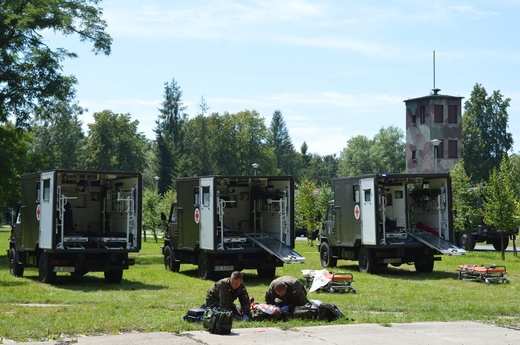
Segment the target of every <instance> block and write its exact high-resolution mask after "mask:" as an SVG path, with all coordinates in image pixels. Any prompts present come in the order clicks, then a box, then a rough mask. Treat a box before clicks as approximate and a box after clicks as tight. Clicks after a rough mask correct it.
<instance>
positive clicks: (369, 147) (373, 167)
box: [338, 126, 405, 176]
mask: <svg viewBox="0 0 520 345" xmlns="http://www.w3.org/2000/svg"><path fill="white" fill-rule="evenodd" d="M403 138H404V134H403V132H402V130H400V129H399V128H397V127H393V126H390V127H388V128H381V129H380V130H379V132H378V133H377V134H376V135H375V136H374V138H373V139H369V138H367V137H366V136H363V135H359V136H357V137H353V138H351V139H349V141H348V142H347V146H346V147H345V148H344V149H343V151H342V152H341V154H340V158H339V169H338V170H339V171H338V174H339V175H340V176H353V175H362V174H376V173H401V172H404V169H405V143H404V141H403Z"/></svg>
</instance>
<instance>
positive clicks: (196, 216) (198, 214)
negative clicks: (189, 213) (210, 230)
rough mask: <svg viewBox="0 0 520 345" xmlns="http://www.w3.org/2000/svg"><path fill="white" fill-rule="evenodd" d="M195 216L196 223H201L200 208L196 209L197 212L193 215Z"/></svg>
mask: <svg viewBox="0 0 520 345" xmlns="http://www.w3.org/2000/svg"><path fill="white" fill-rule="evenodd" d="M193 218H195V223H197V224H199V221H200V211H199V209H198V208H196V209H195V214H194V215H193Z"/></svg>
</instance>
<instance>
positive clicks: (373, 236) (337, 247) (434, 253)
mask: <svg viewBox="0 0 520 345" xmlns="http://www.w3.org/2000/svg"><path fill="white" fill-rule="evenodd" d="M332 188H333V192H334V200H333V201H331V202H329V205H328V208H327V211H326V215H325V219H324V220H323V224H324V225H323V228H322V230H321V233H320V244H319V252H320V261H321V264H322V266H323V267H335V266H336V265H337V261H338V260H339V259H345V260H357V261H358V262H359V270H360V271H361V272H367V273H376V272H377V271H378V270H379V269H380V268H383V267H386V266H388V264H390V265H393V266H400V265H402V264H414V265H415V269H416V271H417V272H432V271H433V267H434V261H438V260H440V259H441V258H440V257H439V256H438V254H446V255H462V254H464V253H465V250H463V249H461V248H458V247H456V246H455V245H453V244H452V243H451V242H450V240H451V241H452V235H453V232H452V229H453V221H452V213H451V208H452V205H451V180H450V176H449V174H444V173H442V174H441V173H435V174H433V173H432V174H377V175H363V176H354V177H342V178H336V179H334V180H333V181H332Z"/></svg>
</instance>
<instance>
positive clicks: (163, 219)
mask: <svg viewBox="0 0 520 345" xmlns="http://www.w3.org/2000/svg"><path fill="white" fill-rule="evenodd" d="M161 220H162V221H163V222H165V221H166V213H164V212H161Z"/></svg>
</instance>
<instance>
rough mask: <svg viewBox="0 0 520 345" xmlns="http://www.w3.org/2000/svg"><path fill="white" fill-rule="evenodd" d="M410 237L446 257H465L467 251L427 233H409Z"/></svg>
mask: <svg viewBox="0 0 520 345" xmlns="http://www.w3.org/2000/svg"><path fill="white" fill-rule="evenodd" d="M408 233H409V234H410V236H412V237H413V238H415V239H416V240H417V241H419V242H421V243H424V244H425V245H427V246H428V247H430V248H433V249H436V250H438V251H439V252H441V253H442V254H446V255H464V254H466V251H465V250H464V249H462V248H459V247H457V246H456V245H454V244H453V243H451V242H450V241H446V240H445V239H443V238H441V237H439V236H436V235H434V234H432V233H429V232H426V231H420V230H419V231H414V232H412V231H409V232H408Z"/></svg>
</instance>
